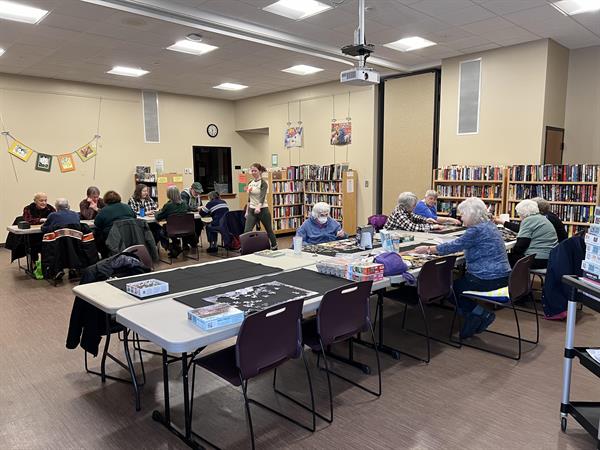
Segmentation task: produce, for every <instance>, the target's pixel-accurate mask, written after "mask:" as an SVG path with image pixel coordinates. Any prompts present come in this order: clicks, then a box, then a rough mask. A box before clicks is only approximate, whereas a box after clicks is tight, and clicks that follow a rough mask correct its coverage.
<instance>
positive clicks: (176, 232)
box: [161, 213, 200, 264]
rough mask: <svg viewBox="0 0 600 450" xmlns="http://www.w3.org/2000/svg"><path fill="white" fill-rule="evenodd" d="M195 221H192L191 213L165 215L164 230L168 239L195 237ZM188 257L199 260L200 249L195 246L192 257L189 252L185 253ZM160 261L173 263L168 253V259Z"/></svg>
mask: <svg viewBox="0 0 600 450" xmlns="http://www.w3.org/2000/svg"><path fill="white" fill-rule="evenodd" d="M195 227H196V223H195V221H194V214H192V213H184V214H171V215H170V216H168V217H167V223H166V225H165V232H166V234H167V238H168V239H172V240H174V239H179V238H181V239H182V240H183V239H185V238H186V237H193V238H194V239H195V237H196V228H195ZM185 257H186V258H188V259H193V260H195V261H199V260H200V250H199V248H198V246H196V257H195V258H194V257H192V256H190V255H189V254H188V255H185ZM161 261H162V262H164V263H167V264H173V257H172V256H171V255H169V261H167V260H164V259H161Z"/></svg>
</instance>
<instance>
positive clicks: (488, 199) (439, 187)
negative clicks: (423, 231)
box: [433, 166, 506, 215]
mask: <svg viewBox="0 0 600 450" xmlns="http://www.w3.org/2000/svg"><path fill="white" fill-rule="evenodd" d="M433 190H435V191H436V192H437V193H438V211H439V212H438V214H440V215H449V214H450V212H451V210H452V209H453V208H456V207H457V206H458V204H459V203H460V202H462V201H463V200H465V199H466V198H468V197H479V198H481V199H482V200H483V201H484V202H485V204H486V205H488V207H490V211H491V212H492V213H493V214H495V215H498V214H500V213H501V212H502V211H504V208H505V193H506V169H505V168H504V167H501V166H446V167H440V168H438V169H434V170H433Z"/></svg>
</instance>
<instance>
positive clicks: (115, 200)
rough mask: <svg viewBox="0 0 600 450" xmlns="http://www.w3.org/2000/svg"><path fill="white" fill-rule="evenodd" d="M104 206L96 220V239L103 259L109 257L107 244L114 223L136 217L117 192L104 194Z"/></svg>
mask: <svg viewBox="0 0 600 450" xmlns="http://www.w3.org/2000/svg"><path fill="white" fill-rule="evenodd" d="M104 204H105V206H104V208H102V209H101V210H100V212H99V213H98V215H97V216H96V218H95V219H94V226H95V230H94V239H95V241H96V247H97V248H98V250H99V251H100V254H101V255H102V256H103V257H104V256H106V255H108V248H106V244H105V242H106V238H107V237H108V233H110V229H111V228H112V225H113V223H115V222H116V221H117V220H124V219H135V217H136V216H135V213H134V212H133V210H132V209H131V208H130V207H129V205H126V204H125V203H122V202H121V196H120V195H119V194H118V193H117V192H115V191H107V192H106V193H105V194H104Z"/></svg>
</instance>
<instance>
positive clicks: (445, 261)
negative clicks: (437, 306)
mask: <svg viewBox="0 0 600 450" xmlns="http://www.w3.org/2000/svg"><path fill="white" fill-rule="evenodd" d="M455 264H456V256H455V255H450V256H444V257H442V258H436V259H433V260H431V261H427V262H426V263H425V264H423V267H421V271H420V272H419V278H418V279H417V292H418V294H419V298H420V299H421V301H422V302H423V303H430V302H432V301H434V300H437V299H440V298H446V297H448V295H449V294H450V292H451V291H452V269H454V265H455Z"/></svg>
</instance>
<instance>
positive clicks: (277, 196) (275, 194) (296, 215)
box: [267, 166, 304, 234]
mask: <svg viewBox="0 0 600 450" xmlns="http://www.w3.org/2000/svg"><path fill="white" fill-rule="evenodd" d="M268 182H269V194H268V196H267V201H268V203H269V208H270V210H271V216H272V219H273V232H274V233H275V234H284V233H293V232H295V231H296V228H299V227H300V225H302V222H303V221H304V210H303V204H304V195H303V194H304V182H303V180H302V179H301V178H300V170H299V167H298V166H290V167H287V168H282V169H279V170H274V171H272V172H268Z"/></svg>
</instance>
